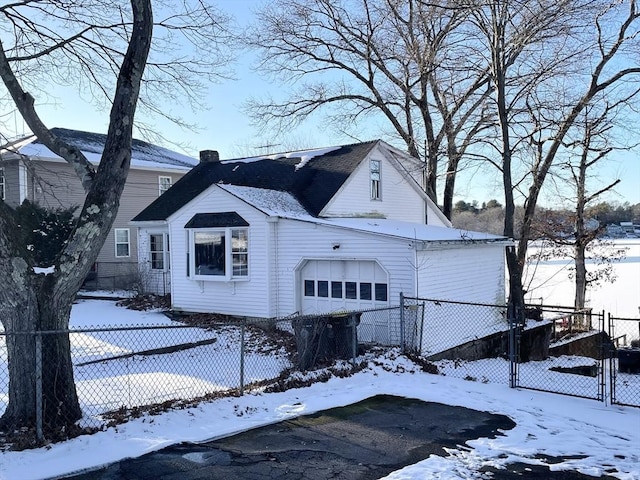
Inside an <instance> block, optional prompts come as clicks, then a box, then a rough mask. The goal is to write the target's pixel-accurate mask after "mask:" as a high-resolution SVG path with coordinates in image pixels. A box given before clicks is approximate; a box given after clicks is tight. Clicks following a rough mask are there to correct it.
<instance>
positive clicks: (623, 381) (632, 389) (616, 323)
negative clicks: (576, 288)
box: [609, 315, 640, 407]
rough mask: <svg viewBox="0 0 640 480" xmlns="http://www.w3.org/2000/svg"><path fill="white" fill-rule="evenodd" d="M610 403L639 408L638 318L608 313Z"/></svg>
mask: <svg viewBox="0 0 640 480" xmlns="http://www.w3.org/2000/svg"><path fill="white" fill-rule="evenodd" d="M609 335H610V337H611V341H612V343H613V347H614V354H612V355H611V356H610V362H609V371H610V389H611V403H614V404H619V405H629V406H634V407H640V318H621V317H614V316H612V315H609Z"/></svg>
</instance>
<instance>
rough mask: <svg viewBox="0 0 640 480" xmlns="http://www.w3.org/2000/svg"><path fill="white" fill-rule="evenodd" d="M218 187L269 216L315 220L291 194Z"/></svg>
mask: <svg viewBox="0 0 640 480" xmlns="http://www.w3.org/2000/svg"><path fill="white" fill-rule="evenodd" d="M218 187H220V188H222V189H223V190H226V191H227V192H229V193H231V194H232V195H235V196H236V197H238V198H240V199H241V200H244V201H245V202H247V203H248V204H250V205H253V206H254V207H256V208H258V209H259V210H261V211H262V212H264V213H266V214H267V215H270V216H274V217H283V218H296V219H300V218H306V219H308V220H313V219H314V217H312V216H311V215H309V212H307V211H306V210H305V209H304V207H303V206H302V205H300V202H298V200H296V198H295V197H294V196H293V195H291V194H290V193H289V192H281V191H278V190H268V189H265V188H255V187H242V186H239V185H226V184H218Z"/></svg>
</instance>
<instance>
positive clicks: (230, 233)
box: [191, 228, 249, 280]
mask: <svg viewBox="0 0 640 480" xmlns="http://www.w3.org/2000/svg"><path fill="white" fill-rule="evenodd" d="M191 251H192V252H193V255H192V258H193V270H192V271H193V272H194V276H195V277H200V278H201V279H204V278H207V279H211V280H214V279H224V280H229V279H237V278H247V277H248V276H249V234H248V231H247V229H237V228H225V229H198V230H193V231H192V235H191Z"/></svg>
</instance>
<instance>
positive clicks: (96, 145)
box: [33, 128, 197, 167]
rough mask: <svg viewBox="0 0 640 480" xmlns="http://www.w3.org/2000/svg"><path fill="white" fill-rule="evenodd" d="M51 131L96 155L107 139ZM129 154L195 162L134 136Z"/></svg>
mask: <svg viewBox="0 0 640 480" xmlns="http://www.w3.org/2000/svg"><path fill="white" fill-rule="evenodd" d="M51 132H52V133H54V134H55V135H56V136H57V137H59V138H60V139H61V140H62V141H64V142H66V143H68V144H70V145H75V146H76V147H78V148H79V149H80V150H82V151H83V152H85V153H94V154H96V155H101V154H102V151H103V150H104V144H105V142H106V139H107V136H106V135H104V134H102V133H93V132H83V131H81V130H70V129H67V128H52V129H51ZM33 143H34V144H40V141H39V140H38V139H37V138H36V139H35V140H34V141H33ZM131 155H132V158H137V159H140V160H147V161H151V162H154V163H158V164H164V165H171V166H179V167H193V165H194V164H195V163H196V162H197V160H195V159H192V158H189V157H187V156H186V155H182V154H179V153H177V152H173V151H171V150H168V149H166V148H163V147H159V146H157V145H153V144H151V143H148V142H144V141H142V140H138V139H135V138H134V139H133V141H132V142H131Z"/></svg>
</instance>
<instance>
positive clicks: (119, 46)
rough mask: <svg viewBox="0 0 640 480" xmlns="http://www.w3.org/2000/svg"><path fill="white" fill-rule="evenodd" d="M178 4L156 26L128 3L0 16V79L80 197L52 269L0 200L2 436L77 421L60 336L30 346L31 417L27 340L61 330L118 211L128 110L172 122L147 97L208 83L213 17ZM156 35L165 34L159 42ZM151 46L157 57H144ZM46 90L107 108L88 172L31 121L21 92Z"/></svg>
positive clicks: (145, 7)
mask: <svg viewBox="0 0 640 480" xmlns="http://www.w3.org/2000/svg"><path fill="white" fill-rule="evenodd" d="M183 6H184V10H181V8H179V7H178V6H177V5H176V6H173V7H172V6H171V5H168V4H163V5H162V7H161V8H159V11H160V12H161V14H162V9H163V8H166V9H168V11H167V12H164V13H167V15H166V16H165V17H163V16H160V20H157V21H156V22H154V18H153V15H152V6H151V0H131V2H130V4H127V3H125V2H120V1H118V0H116V1H115V2H101V1H95V2H90V3H87V2H81V1H75V0H71V1H68V2H63V3H59V2H41V1H36V0H21V1H18V2H13V3H10V4H5V5H3V6H2V7H0V13H2V16H3V25H4V27H3V34H2V41H0V78H2V81H3V84H4V86H5V88H6V90H7V91H8V93H9V95H10V96H11V99H12V102H13V103H14V104H15V106H16V108H17V109H18V110H19V112H20V114H21V115H22V117H23V118H24V120H25V122H26V123H27V124H28V126H29V127H30V128H31V130H32V131H33V133H34V134H35V135H36V136H37V137H38V139H39V140H40V142H42V143H43V144H44V145H46V146H47V147H48V148H49V149H50V150H51V151H53V152H54V153H56V154H57V155H59V156H60V157H61V158H63V159H64V160H65V161H66V162H67V163H68V164H69V165H71V166H72V167H73V170H74V171H75V174H76V176H77V177H78V178H79V179H80V181H81V183H82V186H83V187H84V190H85V192H86V198H85V202H84V204H83V205H82V207H81V209H80V212H79V216H78V219H77V222H76V225H75V228H74V229H73V231H72V232H71V234H70V235H69V237H68V238H67V240H66V242H65V243H64V246H63V247H62V250H61V251H60V252H58V254H57V256H56V258H55V260H54V262H53V264H52V265H38V264H36V263H35V261H34V258H33V256H32V255H31V253H30V252H29V251H28V249H27V248H26V245H24V243H22V242H21V241H20V240H21V234H20V228H21V226H20V225H18V223H17V222H16V218H15V213H14V211H13V210H12V209H11V208H9V207H8V206H7V205H6V204H5V203H4V202H2V201H0V318H1V320H2V325H3V327H4V329H5V332H6V334H7V352H8V367H9V402H8V405H7V408H6V410H5V412H4V414H3V416H2V418H1V419H0V428H2V430H3V431H13V429H18V428H26V429H31V428H33V427H34V425H35V420H36V417H37V416H38V415H39V414H40V413H42V416H43V420H44V422H43V423H44V426H45V428H46V429H47V432H46V433H48V434H50V435H59V434H64V433H63V432H69V431H70V430H69V428H68V427H69V426H71V425H73V423H74V422H75V421H76V420H78V419H79V418H80V416H81V411H80V406H79V402H78V397H77V393H76V390H75V384H74V377H73V368H72V362H71V354H70V341H69V336H68V335H52V334H51V335H47V334H43V335H41V336H39V337H38V338H40V339H41V341H42V344H41V348H42V357H41V361H42V364H43V365H46V366H47V368H48V369H49V370H48V374H47V375H46V376H43V378H42V392H41V397H40V398H41V399H42V405H41V411H38V410H39V409H38V408H37V402H36V398H38V397H37V396H36V381H35V380H36V363H37V360H36V355H35V352H36V342H35V338H36V337H35V336H34V332H47V331H53V330H65V329H67V328H68V324H69V315H70V311H71V306H72V303H73V300H74V298H75V295H76V293H77V291H78V290H79V288H80V286H81V284H82V282H83V280H84V278H85V277H86V275H87V273H88V271H89V269H90V267H91V265H92V264H93V263H94V262H95V260H96V257H97V254H98V252H99V250H100V248H101V246H102V244H103V243H104V240H105V238H106V236H107V234H108V232H109V230H110V228H111V226H112V224H113V221H114V219H115V216H116V213H117V210H118V207H119V201H120V195H121V193H122V190H123V188H124V184H125V181H126V178H127V173H128V170H129V164H130V159H131V141H132V134H133V133H132V132H133V125H134V114H135V113H136V109H137V107H138V106H139V105H143V106H144V107H146V108H147V109H150V110H152V111H155V112H158V113H162V114H163V115H164V116H166V117H170V118H173V119H177V118H176V117H175V116H174V115H173V114H172V112H171V111H170V110H166V111H165V110H163V109H162V106H161V105H160V104H159V103H157V100H158V98H157V97H156V94H170V95H171V96H175V95H178V94H180V95H181V96H184V95H185V94H186V95H187V97H188V96H189V95H193V94H194V92H195V90H194V89H197V88H198V83H197V82H198V81H200V80H196V83H194V81H193V80H192V75H194V74H195V75H196V76H197V74H199V73H202V75H203V76H204V78H208V77H209V76H211V75H214V73H213V72H212V71H206V70H208V69H210V68H212V67H215V62H217V60H218V59H217V57H215V53H216V48H217V47H216V46H217V45H218V44H217V41H218V40H219V37H218V36H217V34H218V32H219V26H220V24H219V23H218V22H219V20H220V19H219V18H217V17H216V16H215V12H214V11H213V10H212V9H211V8H210V7H209V6H207V5H206V4H204V3H202V2H196V3H195V7H191V6H189V5H188V4H183ZM163 30H164V31H165V33H167V34H168V36H163V35H162V34H161V32H162V31H163ZM152 34H154V35H156V36H155V37H153V38H152ZM179 36H182V38H183V39H186V40H187V41H188V42H196V43H199V44H200V46H196V45H193V49H194V50H193V53H194V54H196V55H201V54H202V53H204V52H208V53H209V55H211V59H210V60H209V59H207V58H206V57H205V58H200V59H195V60H194V62H193V63H190V62H189V61H188V55H186V54H185V52H184V51H182V50H183V49H188V45H186V44H184V46H183V47H181V48H179V47H178V46H177V43H176V42H177V37H179ZM205 40H206V41H207V42H208V43H204V42H205ZM152 45H153V46H154V47H157V48H159V49H160V50H159V51H156V52H155V54H151V55H150V53H149V52H150V49H151V48H152ZM170 45H173V47H170ZM163 48H164V50H162V49H163ZM114 80H115V82H114ZM55 82H59V83H67V82H72V83H74V84H75V85H77V86H78V87H79V88H83V89H88V90H89V93H90V94H91V95H94V98H95V99H96V101H98V102H105V103H107V102H108V104H110V105H111V107H110V112H109V115H110V116H109V128H108V131H107V135H106V142H105V145H104V151H103V154H102V157H101V161H100V164H99V166H98V167H97V169H96V168H94V166H93V165H92V164H91V163H90V162H89V161H88V160H87V158H86V157H85V156H84V154H83V153H82V152H81V150H80V148H78V146H76V145H69V144H66V143H65V142H63V141H62V140H61V139H60V138H58V137H56V136H55V135H54V134H53V133H52V131H51V130H50V129H49V128H47V126H45V125H44V124H43V122H42V121H41V119H40V117H39V116H38V113H37V109H36V105H35V97H34V96H33V95H32V93H30V92H41V91H42V90H41V88H42V87H43V86H48V85H50V84H51V83H55ZM114 83H115V85H114ZM83 91H86V90H83ZM165 98H166V97H165ZM177 120H179V119H177ZM38 267H46V268H42V269H41V268H38ZM38 360H40V359H38Z"/></svg>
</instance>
